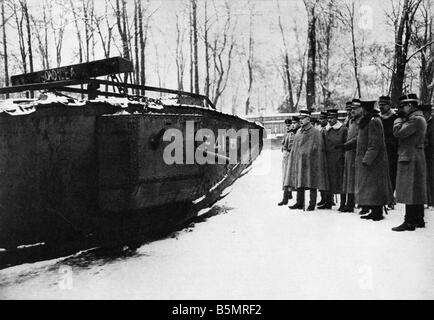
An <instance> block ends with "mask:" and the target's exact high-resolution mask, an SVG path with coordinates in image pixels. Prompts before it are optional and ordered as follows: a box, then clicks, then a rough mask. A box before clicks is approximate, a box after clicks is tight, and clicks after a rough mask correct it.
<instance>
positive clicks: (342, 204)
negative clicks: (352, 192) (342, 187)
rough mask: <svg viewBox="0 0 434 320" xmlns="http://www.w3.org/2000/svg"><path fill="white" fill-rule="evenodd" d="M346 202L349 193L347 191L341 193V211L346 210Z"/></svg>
mask: <svg viewBox="0 0 434 320" xmlns="http://www.w3.org/2000/svg"><path fill="white" fill-rule="evenodd" d="M345 202H347V195H346V194H345V193H342V194H341V204H340V205H339V209H338V211H339V212H345V211H344V210H345Z"/></svg>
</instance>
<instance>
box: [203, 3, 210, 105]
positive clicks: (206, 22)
mask: <svg viewBox="0 0 434 320" xmlns="http://www.w3.org/2000/svg"><path fill="white" fill-rule="evenodd" d="M204 5H205V28H204V45H205V96H207V97H209V87H210V83H209V43H208V0H205V4H204Z"/></svg>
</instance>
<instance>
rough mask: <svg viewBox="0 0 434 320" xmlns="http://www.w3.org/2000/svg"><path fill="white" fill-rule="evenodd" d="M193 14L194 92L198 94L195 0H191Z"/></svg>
mask: <svg viewBox="0 0 434 320" xmlns="http://www.w3.org/2000/svg"><path fill="white" fill-rule="evenodd" d="M192 7H193V8H192V11H193V12H192V14H193V52H194V58H193V59H194V92H195V93H197V94H199V60H198V48H197V2H196V0H192Z"/></svg>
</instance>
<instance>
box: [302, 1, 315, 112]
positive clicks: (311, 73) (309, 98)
mask: <svg viewBox="0 0 434 320" xmlns="http://www.w3.org/2000/svg"><path fill="white" fill-rule="evenodd" d="M304 3H305V6H306V10H307V19H308V30H307V42H308V50H307V72H306V107H307V109H308V110H312V107H313V106H314V105H315V98H316V94H315V91H316V90H315V79H316V60H315V58H316V19H317V17H316V13H315V5H316V1H312V0H304Z"/></svg>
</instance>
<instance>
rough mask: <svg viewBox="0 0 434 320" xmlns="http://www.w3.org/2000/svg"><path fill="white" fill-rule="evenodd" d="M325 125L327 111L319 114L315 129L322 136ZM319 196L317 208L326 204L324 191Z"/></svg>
mask: <svg viewBox="0 0 434 320" xmlns="http://www.w3.org/2000/svg"><path fill="white" fill-rule="evenodd" d="M327 125H328V121H327V111H321V113H320V115H319V126H318V127H317V129H318V130H319V131H320V132H321V133H322V134H323V135H325V132H326V127H327ZM324 139H325V136H324ZM320 195H321V199H320V201H319V202H318V203H317V205H318V206H322V205H323V204H324V203H325V202H326V191H323V190H321V191H320Z"/></svg>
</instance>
